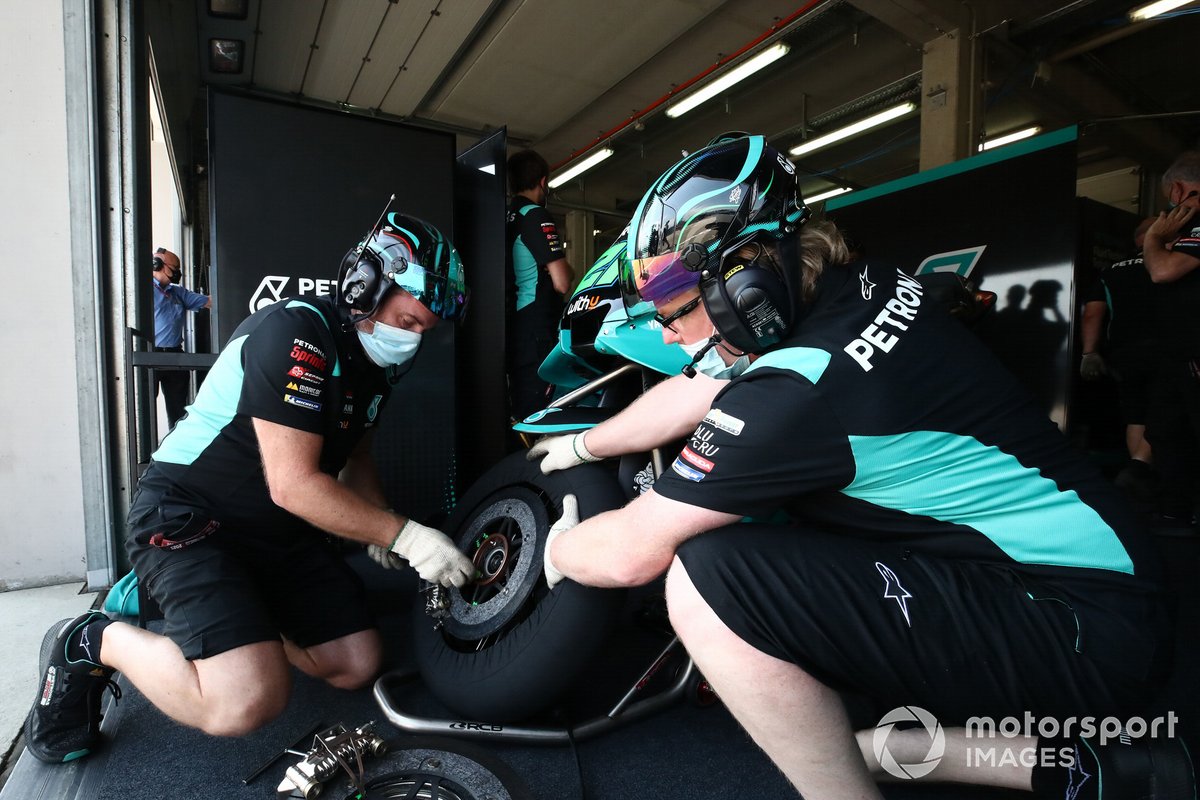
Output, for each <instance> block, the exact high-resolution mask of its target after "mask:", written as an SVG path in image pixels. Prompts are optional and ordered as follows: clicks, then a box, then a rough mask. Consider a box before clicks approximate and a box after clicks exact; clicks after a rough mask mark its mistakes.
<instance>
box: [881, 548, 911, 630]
mask: <svg viewBox="0 0 1200 800" xmlns="http://www.w3.org/2000/svg"><path fill="white" fill-rule="evenodd" d="M875 569H877V570H879V574H880V575H882V576H883V596H884V597H885V598H887V599H891V600H895V601H896V605H898V606H900V612H901V613H902V614H904V621H905V622H906V623H908V627H910V628H911V627H912V620H911V619H909V616H908V598H910V597H912V592H910V591H909V590H908V589H905V588H904V586H903V585H901V583H900V578H899V577H897V576H896V573H894V572H892V569H891V567H889V566H887V565H886V564H884V563H882V562H880V561H876V562H875Z"/></svg>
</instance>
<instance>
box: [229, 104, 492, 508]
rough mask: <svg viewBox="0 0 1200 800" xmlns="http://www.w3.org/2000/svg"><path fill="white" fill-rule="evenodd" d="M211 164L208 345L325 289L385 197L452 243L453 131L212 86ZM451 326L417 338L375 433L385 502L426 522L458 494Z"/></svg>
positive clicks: (326, 291)
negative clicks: (268, 310)
mask: <svg viewBox="0 0 1200 800" xmlns="http://www.w3.org/2000/svg"><path fill="white" fill-rule="evenodd" d="M209 168H210V205H211V228H210V233H211V252H212V254H213V269H212V289H213V330H214V333H215V335H216V338H217V341H215V342H214V348H213V352H219V351H220V350H221V349H222V348H223V347H224V346H225V342H226V341H228V339H229V337H230V335H231V334H232V333H233V331H234V329H235V328H236V327H237V326H238V324H240V323H241V321H242V320H243V319H245V318H246V317H247V316H248V315H249V314H250V313H251V312H252V311H254V310H257V309H259V308H261V307H263V306H265V305H269V304H270V303H272V302H275V301H277V300H279V299H281V298H284V297H305V296H307V297H312V296H319V295H325V294H330V293H331V292H332V291H333V284H334V280H335V278H336V276H337V271H338V265H339V264H340V263H341V260H342V256H343V255H345V253H346V251H347V250H349V249H350V248H351V247H353V246H354V245H355V244H357V243H358V241H359V240H360V239H361V238H362V237H363V236H364V235H365V234H366V233H367V232H368V231H369V230H370V229H371V227H372V225H374V224H375V221H376V220H377V219H378V218H379V216H380V214H381V212H382V211H383V209H384V206H385V204H387V202H388V197H389V195H391V194H393V193H394V194H395V196H396V198H395V200H394V201H393V202H392V204H391V210H392V211H399V212H403V213H407V214H411V215H413V216H417V217H420V218H422V219H425V220H427V221H428V222H431V223H433V224H434V225H436V226H437V227H438V228H439V229H440V230H441V231H443V232H444V233H446V234H447V235H449V236H450V237H451V240H453V239H454V169H455V159H454V137H453V135H451V134H445V133H440V132H434V131H428V130H422V129H418V128H414V127H411V126H407V125H402V124H398V123H394V122H387V121H384V120H376V119H370V118H366V117H362V116H355V115H349V114H342V113H338V112H333V111H326V110H323V109H314V108H308V107H304V106H299V105H293V104H288V103H281V102H276V101H273V100H265V99H261V98H255V97H249V96H243V95H238V94H233V93H229V92H221V91H214V92H213V93H212V94H211V95H210V98H209ZM468 269H469V267H468ZM467 274H468V279H469V278H470V272H468V273H467ZM455 333H456V331H455V327H454V326H453V325H439V326H438V327H437V328H435V329H434V330H433V331H432V332H431V333H429V334H427V335H426V336H425V337H424V341H423V342H422V346H421V352H420V353H419V354H418V356H417V360H416V362H415V363H414V365H413V368H412V369H411V371H409V372H408V374H407V375H405V376H404V377H403V378H402V379H401V380H400V381H399V383H398V384H397V385H396V386H395V388H394V390H393V392H392V397H391V400H390V401H389V403H388V405H387V407H386V408H385V411H384V414H383V418H382V421H381V422H380V424H379V427H378V429H377V431H376V433H375V456H376V460H377V462H378V464H379V470H380V477H381V478H382V480H383V483H384V488H385V489H386V490H387V494H388V499H389V500H390V501H391V502H392V504H393V506H394V507H395V508H396V510H397V511H399V512H401V513H403V514H405V515H408V516H411V517H413V518H415V519H417V520H422V521H431V520H435V519H436V517H437V515H438V514H439V513H440V512H442V511H444V510H447V509H449V508H450V507H451V506H452V505H453V503H454V500H455V499H456V495H457V493H458V490H459V487H458V479H457V474H456V470H457V464H456V461H455V445H456V436H455V395H456V391H455V385H456V381H455V348H456V342H455Z"/></svg>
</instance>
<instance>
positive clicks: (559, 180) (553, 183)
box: [547, 147, 613, 189]
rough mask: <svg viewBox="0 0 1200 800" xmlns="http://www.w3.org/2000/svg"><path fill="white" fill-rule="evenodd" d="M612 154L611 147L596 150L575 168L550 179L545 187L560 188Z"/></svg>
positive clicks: (577, 163)
mask: <svg viewBox="0 0 1200 800" xmlns="http://www.w3.org/2000/svg"><path fill="white" fill-rule="evenodd" d="M612 154H613V151H612V148H611V147H602V148H600V149H599V150H596V151H595V152H593V153H592V154H591V155H590V156H588V157H587V158H585V159H583V160H582V161H577V162H575V166H573V167H569V168H567V169H566V170H564V171H562V172H560V173H558V174H557V175H555V176H554V177H553V178H551V179H550V181H549V183H548V184H547V185H548V186H549V187H550V188H551V189H557V188H558V187H559V186H562V185H563V184H564V183H566V182H567V181H569V180H571V178H574V177H575V176H577V175H582V174H583V173H585V172H587V171H588V170H589V169H591V168H592V167H594V166H596V165H597V164H599V163H600V162H601V161H603V160H604V159H606V158H608V157H609V156H611V155H612Z"/></svg>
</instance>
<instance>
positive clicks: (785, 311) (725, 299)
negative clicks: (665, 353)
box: [700, 244, 795, 353]
mask: <svg viewBox="0 0 1200 800" xmlns="http://www.w3.org/2000/svg"><path fill="white" fill-rule="evenodd" d="M758 248H759V251H758V253H757V254H756V255H755V256H754V257H753V258H752V259H750V260H749V261H744V260H736V261H725V262H724V263H723V264H722V265H721V266H720V267H718V268H717V271H713V270H711V269H706V270H704V272H703V273H701V278H700V295H701V297H703V298H704V308H705V310H707V312H708V316H709V318H710V319H712V321H713V325H714V326H716V329H717V333H719V334H720V335H721V338H722V339H723V340H724V341H725V343H726V344H728V345H729V346H730V347H731V348H733V349H735V350H738V351H739V352H742V353H761V352H763V351H764V350H766V349H767V348H768V347H771V346H772V345H775V344H778V343H779V342H781V341H783V339H784V337H786V336H787V335H788V333H789V332H790V331H791V329H792V323H793V321H794V320H795V300H794V299H793V296H792V291H791V288H790V287H789V286H788V285H787V283H786V282H785V281H784V280H783V277H782V276H781V275H780V274H779V271H778V270H777V269H776V268H775V266H774V265H773V264H772V263H771V257H770V255H768V254H767V253H766V252H765V251H764V249H763V247H762V245H761V244H759V245H758Z"/></svg>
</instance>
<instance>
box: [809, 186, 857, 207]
mask: <svg viewBox="0 0 1200 800" xmlns="http://www.w3.org/2000/svg"><path fill="white" fill-rule="evenodd" d="M849 191H853V190H852V189H851V188H850V187H849V186H839V187H837V188H836V189H830V190H829V191H827V192H821V193H820V194H814V195H813V196H812V197H806V198H804V202H805V204H808V203H819V202H821V201H822V200H828V199H829V198H831V197H837V196H838V195H839V194H845V193H846V192H849Z"/></svg>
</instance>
